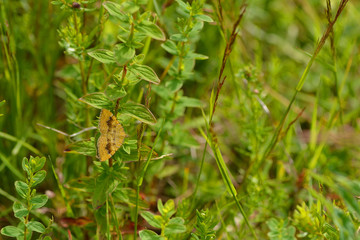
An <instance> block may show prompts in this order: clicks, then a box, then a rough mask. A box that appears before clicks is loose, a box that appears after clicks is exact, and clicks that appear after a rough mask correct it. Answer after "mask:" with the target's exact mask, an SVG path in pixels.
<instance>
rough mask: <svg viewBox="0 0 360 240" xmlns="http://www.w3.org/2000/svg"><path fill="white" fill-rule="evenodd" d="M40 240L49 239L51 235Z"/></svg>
mask: <svg viewBox="0 0 360 240" xmlns="http://www.w3.org/2000/svg"><path fill="white" fill-rule="evenodd" d="M42 240H51V237H50V236H46V237H44V238H43V239H42Z"/></svg>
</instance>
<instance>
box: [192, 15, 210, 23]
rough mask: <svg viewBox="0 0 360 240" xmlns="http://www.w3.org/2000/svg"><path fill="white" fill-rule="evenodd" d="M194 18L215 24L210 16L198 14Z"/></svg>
mask: <svg viewBox="0 0 360 240" xmlns="http://www.w3.org/2000/svg"><path fill="white" fill-rule="evenodd" d="M194 18H196V19H198V20H201V21H203V22H214V20H212V18H211V17H209V16H208V15H205V14H196V15H194Z"/></svg>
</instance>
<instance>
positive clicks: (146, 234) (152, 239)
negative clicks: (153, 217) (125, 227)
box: [139, 230, 165, 240]
mask: <svg viewBox="0 0 360 240" xmlns="http://www.w3.org/2000/svg"><path fill="white" fill-rule="evenodd" d="M139 236H140V239H141V240H165V238H164V237H162V236H159V235H157V234H156V233H155V232H153V231H150V230H141V231H140V232H139Z"/></svg>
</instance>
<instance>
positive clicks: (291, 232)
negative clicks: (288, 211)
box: [266, 218, 296, 240]
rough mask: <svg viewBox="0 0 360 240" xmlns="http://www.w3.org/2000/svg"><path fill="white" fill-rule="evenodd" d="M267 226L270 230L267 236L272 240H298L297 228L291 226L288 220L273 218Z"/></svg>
mask: <svg viewBox="0 0 360 240" xmlns="http://www.w3.org/2000/svg"><path fill="white" fill-rule="evenodd" d="M266 224H267V225H268V227H269V229H270V231H269V233H268V234H267V235H268V237H269V239H270V240H296V238H295V227H294V226H291V225H290V226H289V221H288V220H282V219H280V220H277V219H275V218H271V219H270V220H268V221H267V222H266Z"/></svg>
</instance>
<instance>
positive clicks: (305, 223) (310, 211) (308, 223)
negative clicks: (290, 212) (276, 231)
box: [294, 202, 339, 240]
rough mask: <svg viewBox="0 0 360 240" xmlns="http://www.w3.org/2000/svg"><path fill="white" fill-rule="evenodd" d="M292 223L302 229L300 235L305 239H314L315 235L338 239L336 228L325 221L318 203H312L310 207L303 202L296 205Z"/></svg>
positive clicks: (325, 217)
mask: <svg viewBox="0 0 360 240" xmlns="http://www.w3.org/2000/svg"><path fill="white" fill-rule="evenodd" d="M294 225H295V226H296V227H297V228H298V229H299V230H301V231H302V233H301V234H300V235H301V236H302V237H304V238H305V239H316V238H317V237H325V238H326V239H331V240H336V239H339V233H338V231H337V229H336V228H334V227H333V226H331V225H330V223H329V222H328V221H327V216H326V215H325V212H324V211H322V210H321V207H320V203H319V204H318V205H315V204H314V205H312V207H311V208H309V207H308V206H307V205H306V204H305V202H303V203H302V204H301V205H298V206H297V207H296V211H295V213H294Z"/></svg>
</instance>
